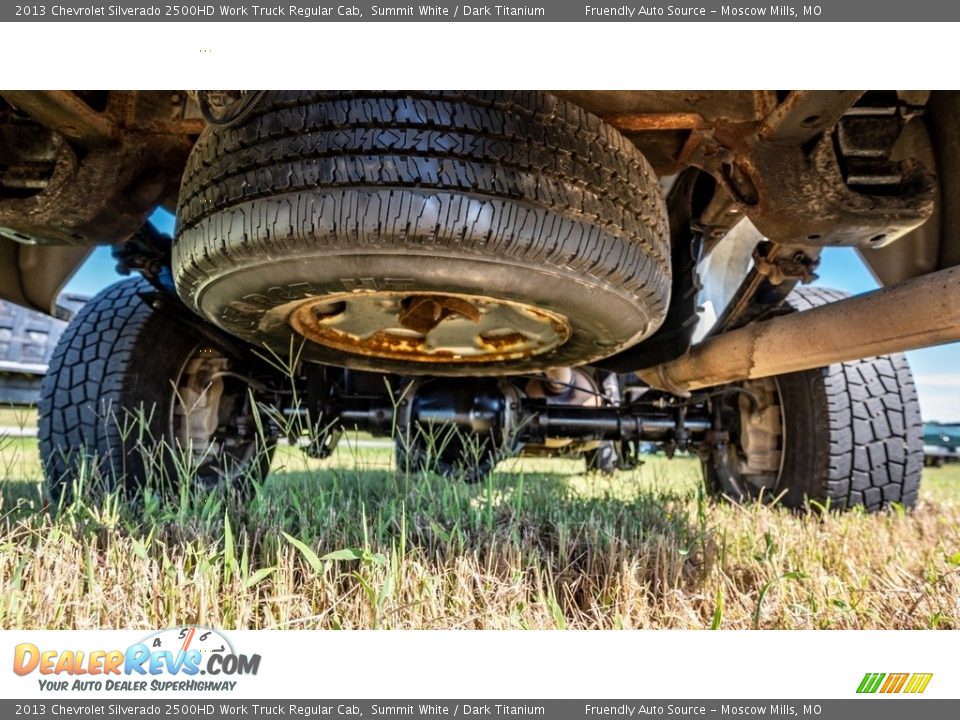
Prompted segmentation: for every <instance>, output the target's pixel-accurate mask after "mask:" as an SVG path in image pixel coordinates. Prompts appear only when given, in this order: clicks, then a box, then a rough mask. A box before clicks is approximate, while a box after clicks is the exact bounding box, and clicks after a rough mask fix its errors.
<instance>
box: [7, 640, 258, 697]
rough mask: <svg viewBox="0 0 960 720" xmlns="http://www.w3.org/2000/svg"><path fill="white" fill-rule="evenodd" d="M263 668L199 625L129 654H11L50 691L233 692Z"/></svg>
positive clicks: (23, 672)
mask: <svg viewBox="0 0 960 720" xmlns="http://www.w3.org/2000/svg"><path fill="white" fill-rule="evenodd" d="M259 669H260V655H244V654H242V653H237V652H235V651H234V649H233V646H232V645H231V643H230V641H229V640H227V638H226V637H225V636H224V635H223V634H222V633H219V632H217V631H216V630H208V629H206V628H200V627H182V628H173V629H171V630H162V631H160V632H158V633H156V634H154V635H151V636H149V637H147V638H144V639H143V640H141V641H140V642H137V643H134V644H133V645H130V646H129V647H128V648H126V649H125V650H101V649H93V650H76V649H72V650H71V649H65V650H50V649H45V648H39V647H37V646H36V645H34V644H32V643H20V644H19V645H17V646H16V647H15V648H14V656H13V671H14V672H15V673H16V674H17V675H20V676H29V675H32V674H34V673H36V674H37V675H38V676H39V677H38V678H37V682H38V683H39V685H40V689H41V690H47V691H50V690H52V691H58V690H59V691H104V690H106V691H109V692H143V691H145V690H172V691H178V692H184V691H191V690H196V691H204V692H210V691H218V690H220V691H231V690H234V689H235V688H236V685H237V682H238V681H237V680H235V679H233V678H236V677H238V676H245V675H247V676H248V675H256V674H257V671H258V670H259ZM201 676H202V677H201Z"/></svg>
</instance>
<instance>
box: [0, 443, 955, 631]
mask: <svg viewBox="0 0 960 720" xmlns="http://www.w3.org/2000/svg"><path fill="white" fill-rule="evenodd" d="M392 458H393V454H392V452H391V451H390V450H380V449H374V450H369V449H368V450H363V451H360V450H357V449H355V448H350V447H349V446H341V448H340V449H339V450H338V451H337V452H336V453H335V455H334V456H333V457H332V458H330V459H328V460H325V461H314V460H308V459H305V458H304V457H303V456H302V455H301V454H300V453H299V452H298V451H295V450H292V449H290V448H281V449H280V451H279V452H278V454H277V457H276V460H275V463H274V470H273V472H272V474H271V475H270V477H269V478H268V479H267V481H266V482H265V484H264V486H263V487H262V488H260V490H259V492H258V493H257V495H256V497H255V499H254V500H253V501H252V502H251V503H249V504H243V505H240V504H239V503H237V502H236V499H235V498H231V497H229V496H227V497H224V496H223V495H222V494H211V495H198V494H195V495H191V494H184V495H183V496H181V498H180V500H179V501H174V502H172V503H169V504H165V503H162V502H160V501H159V499H158V498H157V497H156V496H153V495H148V496H147V497H146V499H145V501H144V503H143V504H142V506H141V507H140V508H139V509H138V510H136V511H132V510H130V509H129V508H127V507H125V506H124V505H123V504H122V503H119V502H118V501H117V498H115V497H114V498H113V499H112V500H108V501H101V502H96V503H94V502H82V501H81V502H76V503H74V504H72V505H71V506H69V507H65V508H63V509H61V510H60V511H58V512H54V511H52V510H51V508H49V507H48V506H47V505H46V503H45V501H44V495H43V492H42V482H41V473H40V467H39V463H38V461H37V451H36V443H35V441H34V440H31V439H6V440H0V478H2V479H3V480H2V481H0V627H3V628H41V627H42V628H94V627H111V628H149V627H162V626H170V625H176V624H179V623H187V622H191V623H198V624H203V625H209V626H219V627H225V628H261V627H265V628H370V627H377V628H710V627H719V628H753V627H757V628H929V627H939V628H957V627H960V600H958V599H960V580H958V573H960V466H949V467H946V468H943V469H938V470H930V471H928V472H927V473H926V476H925V478H924V488H923V491H922V495H921V501H920V503H919V505H918V507H917V509H916V510H915V511H913V512H910V513H904V512H902V511H898V510H897V509H896V508H894V509H893V510H890V511H888V512H884V513H881V514H879V515H874V516H867V515H865V514H862V513H858V512H853V513H847V514H844V515H838V514H830V515H827V516H817V515H807V516H798V515H795V514H791V513H789V512H787V511H785V510H783V509H780V508H776V507H764V506H754V507H737V506H733V505H729V504H725V503H711V502H708V501H706V500H705V499H704V498H703V496H702V494H701V492H700V483H699V468H698V466H697V464H696V463H695V462H694V461H693V460H691V459H689V458H678V459H676V460H673V461H667V460H666V459H664V458H662V457H652V458H649V459H648V460H647V462H646V463H645V464H644V465H643V466H642V467H641V468H639V469H638V470H636V471H633V472H629V473H618V474H616V475H614V476H613V477H602V476H595V475H585V474H583V473H582V464H581V463H579V462H574V461H563V460H511V461H507V462H504V463H501V465H500V466H499V468H498V471H497V472H496V473H495V474H494V475H493V476H492V477H491V478H490V479H489V480H488V481H487V482H484V483H481V484H479V485H466V484H462V483H457V482H451V481H448V480H444V479H442V478H439V477H435V476H429V475H427V476H424V475H406V474H403V473H399V472H397V471H396V470H395V469H394V467H393V459H392Z"/></svg>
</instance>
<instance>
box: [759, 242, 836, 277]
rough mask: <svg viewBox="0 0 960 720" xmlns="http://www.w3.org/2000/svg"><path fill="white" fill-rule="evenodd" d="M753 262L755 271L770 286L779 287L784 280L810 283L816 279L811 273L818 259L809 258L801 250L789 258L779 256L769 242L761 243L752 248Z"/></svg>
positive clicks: (818, 262) (817, 263)
mask: <svg viewBox="0 0 960 720" xmlns="http://www.w3.org/2000/svg"><path fill="white" fill-rule="evenodd" d="M753 262H754V266H755V268H756V271H757V272H758V273H759V274H760V275H762V276H764V277H765V278H766V279H767V282H769V283H770V284H771V285H780V284H782V283H783V282H784V281H785V280H799V281H800V282H803V283H811V282H813V281H814V280H816V279H817V275H816V273H814V272H813V271H814V270H815V269H816V267H817V265H819V264H820V260H819V259H816V258H812V257H810V256H809V255H807V254H806V253H804V252H803V251H802V250H797V251H796V252H794V253H792V254H791V255H789V256H784V255H782V254H779V253H778V252H777V247H776V246H775V245H774V244H773V243H771V242H762V243H760V244H759V245H757V247H756V248H754V250H753Z"/></svg>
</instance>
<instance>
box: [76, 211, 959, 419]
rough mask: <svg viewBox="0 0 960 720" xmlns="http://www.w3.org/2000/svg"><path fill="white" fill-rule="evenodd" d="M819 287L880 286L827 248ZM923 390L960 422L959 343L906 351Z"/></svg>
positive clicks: (97, 267)
mask: <svg viewBox="0 0 960 720" xmlns="http://www.w3.org/2000/svg"><path fill="white" fill-rule="evenodd" d="M152 221H153V223H154V225H155V226H156V227H157V228H158V229H160V230H161V231H162V232H167V233H171V234H172V233H173V222H174V221H173V216H172V215H171V214H170V213H168V212H165V211H163V210H158V211H157V212H156V213H154V216H153V218H152ZM114 265H115V263H114V261H113V259H112V258H111V257H110V248H106V247H101V248H97V249H96V250H94V252H93V254H92V255H91V256H90V257H89V258H88V260H87V262H86V263H85V264H84V265H83V267H81V268H80V270H78V271H77V273H76V275H74V277H73V278H72V279H71V280H70V282H69V283H68V285H67V288H66V289H67V290H68V291H70V292H76V293H81V294H84V295H94V294H96V293H97V292H98V291H99V290H100V289H102V288H104V287H106V286H107V285H110V284H112V283H114V282H116V280H118V279H119V277H120V276H118V275H117V273H116V271H115V270H114ZM817 272H818V273H819V275H820V278H819V280H817V282H816V284H817V285H822V286H823V287H830V288H836V289H837V290H846V291H847V292H849V293H852V294H854V295H857V294H859V293H863V292H867V291H869V290H873V289H875V288H877V287H878V285H877V281H876V280H874V278H873V276H872V275H871V274H870V272H869V271H868V270H867V268H866V266H865V265H864V264H863V261H862V260H861V259H860V256H859V255H858V254H857V252H856V251H855V250H853V249H850V248H828V249H826V250H825V251H824V253H823V258H822V260H821V262H820V267H819V269H818V270H817ZM907 355H908V357H909V358H910V366H911V368H913V374H914V377H915V378H916V381H917V387H918V389H919V392H920V404H921V407H922V408H923V416H924V418H925V419H927V420H941V421H945V422H949V421H952V422H957V421H960V343H958V344H953V345H941V346H940V347H934V348H927V349H925V350H915V351H913V352H910V353H907Z"/></svg>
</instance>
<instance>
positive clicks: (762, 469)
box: [704, 288, 923, 512]
mask: <svg viewBox="0 0 960 720" xmlns="http://www.w3.org/2000/svg"><path fill="white" fill-rule="evenodd" d="M842 297H844V294H843V293H839V292H837V291H832V290H825V289H821V288H798V289H796V290H794V292H793V293H792V294H791V295H790V297H789V298H788V299H787V303H788V305H789V309H790V310H792V311H803V310H806V309H808V308H812V307H816V306H818V305H823V304H826V303H828V302H832V301H834V300H839V299H841V298H842ZM743 391H747V392H749V393H751V394H752V395H753V396H754V398H759V399H760V401H761V402H760V404H761V406H765V407H766V410H764V409H763V407H760V408H750V406H751V404H752V403H754V402H755V399H751V398H750V396H749V395H745V394H744V392H743ZM726 397H727V398H728V399H729V398H733V402H729V401H728V402H726V409H725V410H724V413H723V417H724V418H725V421H724V423H723V424H724V429H726V430H728V431H729V432H730V441H729V443H728V444H727V446H726V448H725V449H724V450H723V451H722V452H721V451H714V452H712V453H711V455H710V457H709V458H708V459H707V460H706V461H705V463H704V471H705V477H706V484H707V488H708V490H709V491H710V492H712V493H714V494H718V495H719V494H722V495H725V496H726V497H728V498H730V499H732V500H735V501H737V502H742V501H749V500H755V499H757V498H761V497H762V498H763V499H765V500H768V501H769V500H773V499H774V498H778V497H779V498H780V499H779V502H780V503H781V504H782V505H785V506H786V507H789V508H797V509H799V508H803V507H805V505H806V504H807V503H808V502H810V501H813V502H816V503H818V504H819V505H821V506H829V508H830V509H834V510H849V509H851V508H855V507H862V508H864V509H865V510H866V511H867V512H876V511H878V510H880V509H881V508H883V507H885V506H887V505H889V504H890V503H894V502H895V503H899V504H901V505H903V506H905V507H913V506H914V505H915V504H916V502H917V495H918V492H919V488H920V476H921V473H922V471H923V439H922V423H921V415H920V404H919V402H918V400H917V392H916V387H915V386H914V382H913V376H912V375H911V373H910V367H909V365H908V364H907V361H906V358H904V357H903V356H902V355H889V356H883V357H875V358H867V359H864V360H856V361H853V362H846V363H839V364H836V365H830V366H829V367H825V368H819V369H816V370H806V371H803V372H796V373H789V374H787V375H780V376H778V377H776V378H772V379H768V380H761V381H748V382H745V383H741V384H740V385H738V386H735V387H734V394H731V395H728V396H726ZM764 397H767V398H772V400H770V401H769V402H768V401H767V400H765V399H764ZM774 404H776V405H777V406H778V407H774ZM775 415H776V416H778V417H774V416H775ZM778 425H779V431H778V430H777V426H778ZM777 435H779V441H777V440H776V436H777ZM747 437H752V443H753V448H754V450H752V451H749V452H748V451H747V450H746V449H745V448H746V447H748V446H749V443H748V442H745V439H746V438H747Z"/></svg>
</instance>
